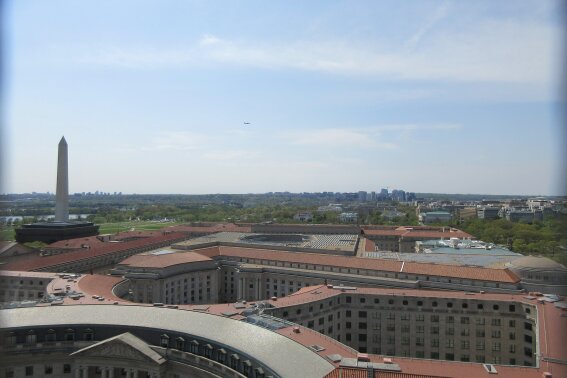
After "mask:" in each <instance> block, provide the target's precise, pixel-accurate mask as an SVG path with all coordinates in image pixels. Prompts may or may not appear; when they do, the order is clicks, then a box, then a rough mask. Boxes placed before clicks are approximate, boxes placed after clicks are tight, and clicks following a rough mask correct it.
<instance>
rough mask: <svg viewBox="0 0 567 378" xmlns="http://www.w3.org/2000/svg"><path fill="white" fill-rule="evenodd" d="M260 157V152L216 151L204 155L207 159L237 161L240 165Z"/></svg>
mask: <svg viewBox="0 0 567 378" xmlns="http://www.w3.org/2000/svg"><path fill="white" fill-rule="evenodd" d="M258 156H259V153H258V152H256V151H250V150H214V151H210V152H207V153H205V154H204V155H203V157H204V158H205V159H210V160H220V161H234V160H237V161H238V163H241V162H242V160H244V159H250V158H255V157H258Z"/></svg>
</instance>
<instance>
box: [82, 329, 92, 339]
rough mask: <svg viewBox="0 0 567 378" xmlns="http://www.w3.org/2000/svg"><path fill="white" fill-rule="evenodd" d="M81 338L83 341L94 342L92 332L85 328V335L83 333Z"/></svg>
mask: <svg viewBox="0 0 567 378" xmlns="http://www.w3.org/2000/svg"><path fill="white" fill-rule="evenodd" d="M83 337H84V339H85V341H92V340H94V334H93V330H92V329H90V328H87V329H86V330H85V333H84V335H83Z"/></svg>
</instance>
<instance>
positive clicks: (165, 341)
mask: <svg viewBox="0 0 567 378" xmlns="http://www.w3.org/2000/svg"><path fill="white" fill-rule="evenodd" d="M159 345H161V346H162V347H163V348H169V336H167V335H166V334H165V333H164V334H163V335H161V337H160V339H159Z"/></svg>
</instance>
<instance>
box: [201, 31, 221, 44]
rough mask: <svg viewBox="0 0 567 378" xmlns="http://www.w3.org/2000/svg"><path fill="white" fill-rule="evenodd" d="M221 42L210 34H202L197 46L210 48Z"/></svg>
mask: <svg viewBox="0 0 567 378" xmlns="http://www.w3.org/2000/svg"><path fill="white" fill-rule="evenodd" d="M221 42H222V40H221V39H220V38H217V37H215V36H214V35H211V34H204V35H203V36H202V37H201V39H200V40H199V44H200V45H201V46H210V45H216V44H218V43H221Z"/></svg>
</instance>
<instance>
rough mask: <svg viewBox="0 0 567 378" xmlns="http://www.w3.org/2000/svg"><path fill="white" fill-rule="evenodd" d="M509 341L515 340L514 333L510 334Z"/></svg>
mask: <svg viewBox="0 0 567 378" xmlns="http://www.w3.org/2000/svg"><path fill="white" fill-rule="evenodd" d="M510 340H516V334H515V333H514V332H510Z"/></svg>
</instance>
